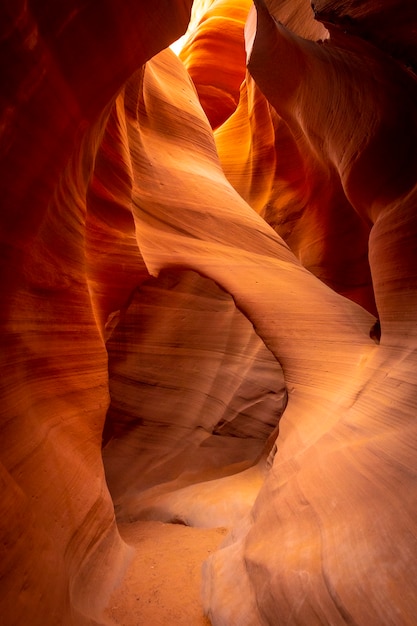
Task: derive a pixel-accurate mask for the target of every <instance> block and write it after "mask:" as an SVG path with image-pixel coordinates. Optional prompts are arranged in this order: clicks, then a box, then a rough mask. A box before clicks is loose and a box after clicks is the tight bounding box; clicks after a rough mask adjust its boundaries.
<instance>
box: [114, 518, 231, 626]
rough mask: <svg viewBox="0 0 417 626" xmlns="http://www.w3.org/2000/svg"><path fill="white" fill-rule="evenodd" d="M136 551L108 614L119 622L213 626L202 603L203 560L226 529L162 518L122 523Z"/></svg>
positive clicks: (126, 625) (150, 625)
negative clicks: (163, 519) (165, 521)
mask: <svg viewBox="0 0 417 626" xmlns="http://www.w3.org/2000/svg"><path fill="white" fill-rule="evenodd" d="M119 528H120V533H121V535H122V537H123V539H124V540H125V541H126V542H127V543H128V544H130V545H132V546H134V547H135V550H136V554H135V557H134V559H133V560H132V562H131V563H130V566H129V568H128V570H127V572H126V575H125V577H124V579H123V581H122V583H121V585H120V586H119V587H118V588H117V589H116V590H115V591H114V592H113V594H112V596H111V598H110V602H109V605H108V608H107V609H106V613H105V615H106V619H107V620H108V621H109V623H111V624H115V625H117V626H171V625H172V626H208V625H209V624H210V621H209V620H208V619H207V618H206V617H205V616H204V615H203V608H202V603H201V595H200V594H201V565H202V563H203V561H204V560H205V559H206V558H207V557H208V556H209V555H210V553H211V552H213V551H214V550H216V549H217V548H218V547H219V545H220V543H221V542H222V540H223V539H224V536H225V534H226V533H227V529H226V528H209V529H206V528H191V527H189V526H183V525H180V524H164V523H162V522H134V523H130V524H121V525H120V527H119Z"/></svg>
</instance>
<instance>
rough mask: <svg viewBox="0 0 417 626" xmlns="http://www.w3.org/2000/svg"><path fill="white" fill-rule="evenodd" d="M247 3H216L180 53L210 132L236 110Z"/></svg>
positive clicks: (248, 0)
mask: <svg viewBox="0 0 417 626" xmlns="http://www.w3.org/2000/svg"><path fill="white" fill-rule="evenodd" d="M251 4H252V2H251V0H216V1H215V2H213V3H212V5H211V6H210V8H209V9H208V10H207V12H206V13H204V15H203V16H202V17H201V19H200V22H199V24H198V26H197V28H196V29H195V31H194V32H193V33H192V34H190V36H189V38H188V39H187V41H186V42H185V45H184V47H183V48H182V50H181V52H180V55H179V56H180V58H181V60H182V61H183V63H184V65H185V67H186V68H187V70H188V73H189V74H190V76H191V78H192V79H193V82H194V84H195V87H196V89H197V93H198V96H199V99H200V102H201V105H202V107H203V109H204V111H205V112H206V115H207V117H208V119H209V121H210V124H211V126H212V128H217V127H218V126H220V124H222V123H223V122H224V121H225V120H226V119H227V118H228V117H229V116H230V115H231V114H232V113H233V111H234V110H235V109H236V106H237V103H238V100H239V88H240V85H241V83H242V81H243V79H244V77H245V46H244V37H243V29H244V25H245V22H246V18H247V15H248V12H249V9H250V6H251Z"/></svg>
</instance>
